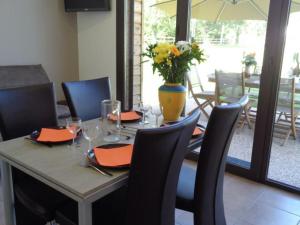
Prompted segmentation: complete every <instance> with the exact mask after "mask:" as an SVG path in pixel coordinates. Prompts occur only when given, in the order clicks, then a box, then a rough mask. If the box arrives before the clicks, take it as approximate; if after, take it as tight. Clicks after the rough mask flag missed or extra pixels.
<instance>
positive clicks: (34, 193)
mask: <svg viewBox="0 0 300 225" xmlns="http://www.w3.org/2000/svg"><path fill="white" fill-rule="evenodd" d="M56 125H57V116H56V107H55V97H54V88H53V84H52V83H47V84H41V85H34V86H26V87H18V88H9V89H0V131H1V133H2V135H3V139H4V141H7V140H11V139H14V138H18V137H23V136H25V135H29V134H30V133H32V132H33V131H35V130H38V129H40V128H42V127H53V126H56ZM12 174H13V186H14V195H15V197H14V199H15V201H14V207H15V210H16V221H17V225H29V224H36V225H42V224H46V223H47V222H49V221H52V220H53V218H54V213H55V209H56V206H57V205H59V204H60V203H62V202H64V201H65V200H66V197H65V196H64V195H62V194H60V193H59V192H57V191H55V190H53V189H52V188H50V187H49V186H47V185H45V184H44V183H42V182H40V181H38V180H36V179H34V178H32V177H31V176H29V175H27V174H25V173H23V172H21V171H20V170H18V169H17V168H15V167H13V168H12ZM45 193H47V194H46V195H45ZM7 207H8V206H7Z"/></svg>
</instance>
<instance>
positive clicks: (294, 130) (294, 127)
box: [291, 116, 297, 140]
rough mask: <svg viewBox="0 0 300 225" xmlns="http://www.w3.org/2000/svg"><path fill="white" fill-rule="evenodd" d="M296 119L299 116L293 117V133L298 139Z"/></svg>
mask: <svg viewBox="0 0 300 225" xmlns="http://www.w3.org/2000/svg"><path fill="white" fill-rule="evenodd" d="M296 120H297V116H296V117H295V118H291V129H292V135H293V137H294V139H295V140H296V138H297V132H296Z"/></svg>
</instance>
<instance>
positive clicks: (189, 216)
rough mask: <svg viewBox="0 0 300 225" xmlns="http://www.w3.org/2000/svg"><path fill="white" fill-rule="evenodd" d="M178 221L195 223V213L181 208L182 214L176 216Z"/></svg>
mask: <svg viewBox="0 0 300 225" xmlns="http://www.w3.org/2000/svg"><path fill="white" fill-rule="evenodd" d="M176 223H179V224H180V225H194V217H193V213H190V212H186V211H182V210H181V213H180V215H179V216H178V217H177V218H176Z"/></svg>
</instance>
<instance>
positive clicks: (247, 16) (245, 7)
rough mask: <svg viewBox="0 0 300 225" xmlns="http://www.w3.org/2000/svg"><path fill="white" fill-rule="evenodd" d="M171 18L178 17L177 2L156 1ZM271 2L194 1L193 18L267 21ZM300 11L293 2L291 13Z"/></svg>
mask: <svg viewBox="0 0 300 225" xmlns="http://www.w3.org/2000/svg"><path fill="white" fill-rule="evenodd" d="M152 7H157V8H158V9H161V10H163V11H164V12H166V13H167V14H168V15H169V16H175V15H176V0H156V4H153V5H152ZM268 10H269V0H192V18H195V19H202V20H210V21H219V20H267V18H268ZM295 11H300V0H293V1H292V5H291V12H295Z"/></svg>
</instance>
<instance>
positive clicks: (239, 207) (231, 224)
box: [176, 174, 300, 225]
mask: <svg viewBox="0 0 300 225" xmlns="http://www.w3.org/2000/svg"><path fill="white" fill-rule="evenodd" d="M224 206H225V214H226V220H227V225H298V224H300V196H298V195H295V194H291V193H288V192H285V191H281V190H278V189H275V188H272V187H269V186H265V185H262V184H258V183H255V182H253V181H250V180H247V179H244V178H241V177H237V176H234V175H231V174H226V176H225V182H224ZM176 215H177V218H176V221H177V224H178V225H188V224H189V225H190V224H193V223H192V221H193V215H192V214H191V213H187V212H184V211H180V210H178V211H177V214H176Z"/></svg>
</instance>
